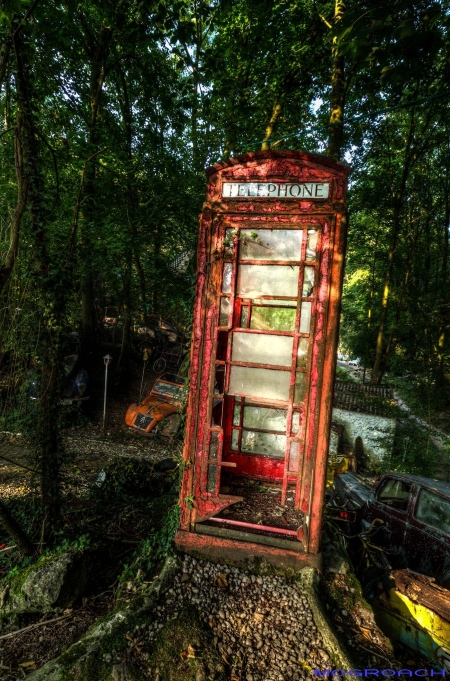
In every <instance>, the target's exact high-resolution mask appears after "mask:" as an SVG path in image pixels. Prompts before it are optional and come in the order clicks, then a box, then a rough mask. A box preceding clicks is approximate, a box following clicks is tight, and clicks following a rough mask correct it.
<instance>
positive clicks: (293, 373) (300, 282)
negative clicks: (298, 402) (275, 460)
mask: <svg viewBox="0 0 450 681" xmlns="http://www.w3.org/2000/svg"><path fill="white" fill-rule="evenodd" d="M305 237H306V238H305ZM306 240H307V228H306V227H303V228H302V244H301V251H300V263H299V276H298V282H297V309H296V314H295V331H294V341H293V343H292V361H291V369H290V372H291V378H290V386H289V404H288V414H287V421H286V449H285V453H284V473H283V482H282V486H281V505H282V506H284V505H285V503H286V494H287V486H288V481H287V479H288V469H289V459H290V454H291V442H292V412H293V405H294V396H295V379H296V371H297V355H298V344H299V336H298V334H299V328H300V316H301V292H302V289H303V278H304V264H303V259H304V257H305V253H306Z"/></svg>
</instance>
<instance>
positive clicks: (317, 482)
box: [309, 209, 347, 553]
mask: <svg viewBox="0 0 450 681" xmlns="http://www.w3.org/2000/svg"><path fill="white" fill-rule="evenodd" d="M341 211H342V209H341ZM335 221H336V222H335V236H334V248H333V255H332V263H331V267H330V270H331V272H330V280H331V282H332V285H331V287H330V289H331V290H330V297H329V302H328V319H327V344H328V347H329V351H328V352H327V354H326V356H325V361H324V367H323V372H324V376H325V377H328V382H329V385H326V384H325V385H322V396H321V403H322V408H321V413H320V417H319V421H318V429H319V437H318V443H317V449H318V452H319V455H320V454H321V456H319V458H318V460H316V471H315V475H314V498H316V499H317V501H318V502H319V500H320V502H321V503H320V504H319V503H317V504H316V506H315V507H314V508H313V512H312V514H311V531H310V541H309V550H310V551H311V552H312V553H317V552H318V551H319V549H320V530H321V524H322V515H323V503H322V502H323V498H324V496H325V484H326V483H325V477H326V466H327V454H328V438H327V435H326V431H325V430H323V429H324V428H328V429H329V426H330V422H331V415H332V405H333V378H334V375H335V371H336V352H335V350H336V348H337V343H338V339H339V318H340V308H341V301H342V285H343V271H344V264H345V245H346V222H347V215H346V214H345V213H344V214H343V213H342V212H338V213H337V214H336V218H335ZM324 392H325V394H324Z"/></svg>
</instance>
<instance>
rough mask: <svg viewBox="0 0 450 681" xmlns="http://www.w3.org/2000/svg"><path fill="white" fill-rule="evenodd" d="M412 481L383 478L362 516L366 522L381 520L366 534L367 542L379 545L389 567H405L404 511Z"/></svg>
mask: <svg viewBox="0 0 450 681" xmlns="http://www.w3.org/2000/svg"><path fill="white" fill-rule="evenodd" d="M411 494H412V485H411V484H410V483H409V482H406V481H405V480H401V479H399V478H396V477H387V478H384V479H383V480H382V481H381V483H380V484H379V486H378V487H377V488H376V489H375V492H374V494H373V495H372V497H371V498H370V499H369V502H368V507H367V513H366V519H367V521H369V522H370V523H371V522H373V521H374V520H381V521H382V524H380V525H379V527H378V529H376V530H375V531H374V532H373V533H371V535H370V542H371V543H372V544H375V545H376V546H379V547H380V548H381V549H383V550H384V551H385V552H386V554H387V557H388V559H389V562H390V563H391V565H392V567H394V568H396V569H400V568H404V567H406V557H405V551H404V542H405V537H406V526H407V511H408V507H409V504H410V501H411Z"/></svg>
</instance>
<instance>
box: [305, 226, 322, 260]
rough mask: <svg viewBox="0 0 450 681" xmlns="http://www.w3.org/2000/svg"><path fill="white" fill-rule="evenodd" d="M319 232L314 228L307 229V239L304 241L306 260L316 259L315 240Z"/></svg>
mask: <svg viewBox="0 0 450 681" xmlns="http://www.w3.org/2000/svg"><path fill="white" fill-rule="evenodd" d="M318 238H319V232H318V231H317V230H315V229H308V240H307V242H306V260H315V259H316V249H317V241H318Z"/></svg>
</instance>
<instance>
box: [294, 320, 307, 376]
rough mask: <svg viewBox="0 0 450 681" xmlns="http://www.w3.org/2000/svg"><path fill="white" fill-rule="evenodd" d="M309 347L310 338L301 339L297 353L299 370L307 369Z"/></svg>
mask: <svg viewBox="0 0 450 681" xmlns="http://www.w3.org/2000/svg"><path fill="white" fill-rule="evenodd" d="M300 328H301V325H300ZM308 345H309V338H299V340H298V351H297V367H298V368H299V369H303V368H304V367H306V362H307V359H308Z"/></svg>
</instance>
